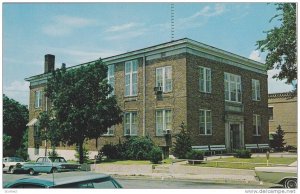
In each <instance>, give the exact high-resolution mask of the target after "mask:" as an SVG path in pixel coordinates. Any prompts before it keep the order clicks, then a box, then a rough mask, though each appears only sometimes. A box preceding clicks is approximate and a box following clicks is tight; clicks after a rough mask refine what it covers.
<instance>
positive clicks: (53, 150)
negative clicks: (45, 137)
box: [48, 149, 58, 157]
mask: <svg viewBox="0 0 300 194" xmlns="http://www.w3.org/2000/svg"><path fill="white" fill-rule="evenodd" d="M48 156H49V157H57V156H58V153H57V152H56V151H55V149H52V150H51V151H49V152H48Z"/></svg>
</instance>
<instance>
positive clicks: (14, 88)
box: [3, 81, 29, 105]
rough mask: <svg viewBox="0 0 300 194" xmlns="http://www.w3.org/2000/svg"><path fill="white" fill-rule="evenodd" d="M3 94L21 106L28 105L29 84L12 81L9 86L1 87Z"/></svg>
mask: <svg viewBox="0 0 300 194" xmlns="http://www.w3.org/2000/svg"><path fill="white" fill-rule="evenodd" d="M3 93H4V94H5V95H6V96H8V97H9V98H12V99H14V100H16V101H18V102H19V103H21V104H24V105H28V101H29V83H28V82H25V81H23V82H20V81H13V82H12V83H10V84H9V85H4V86H3Z"/></svg>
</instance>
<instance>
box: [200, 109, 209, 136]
mask: <svg viewBox="0 0 300 194" xmlns="http://www.w3.org/2000/svg"><path fill="white" fill-rule="evenodd" d="M211 118H212V117H211V110H204V109H201V110H200V134H201V135H211V134H212V119H211Z"/></svg>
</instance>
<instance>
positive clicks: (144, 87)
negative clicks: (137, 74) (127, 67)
mask: <svg viewBox="0 0 300 194" xmlns="http://www.w3.org/2000/svg"><path fill="white" fill-rule="evenodd" d="M143 136H144V137H145V136H146V56H145V53H144V55H143Z"/></svg>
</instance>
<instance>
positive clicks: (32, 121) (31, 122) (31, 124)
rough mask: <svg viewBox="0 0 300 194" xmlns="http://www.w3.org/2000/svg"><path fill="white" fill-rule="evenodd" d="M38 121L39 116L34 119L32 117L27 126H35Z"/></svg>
mask: <svg viewBox="0 0 300 194" xmlns="http://www.w3.org/2000/svg"><path fill="white" fill-rule="evenodd" d="M37 121H38V119H37V118H34V119H32V120H31V121H30V122H29V123H27V125H26V126H28V127H31V126H33V125H34V124H35V123H36V122H37Z"/></svg>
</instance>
